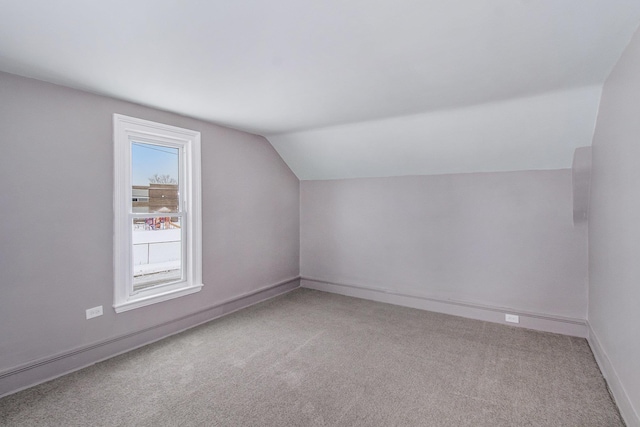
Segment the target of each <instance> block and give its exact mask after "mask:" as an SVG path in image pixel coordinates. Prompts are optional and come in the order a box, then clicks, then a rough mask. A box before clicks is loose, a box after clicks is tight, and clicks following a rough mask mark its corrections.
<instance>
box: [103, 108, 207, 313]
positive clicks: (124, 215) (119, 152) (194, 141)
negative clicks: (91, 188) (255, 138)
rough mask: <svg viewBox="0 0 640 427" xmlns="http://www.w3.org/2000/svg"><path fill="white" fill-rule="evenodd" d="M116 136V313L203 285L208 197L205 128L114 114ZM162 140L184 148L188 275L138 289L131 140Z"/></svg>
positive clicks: (181, 293) (162, 299)
mask: <svg viewBox="0 0 640 427" xmlns="http://www.w3.org/2000/svg"><path fill="white" fill-rule="evenodd" d="M113 132H114V135H113V140H114V163H115V165H114V196H113V207H114V244H113V256H114V282H115V284H114V302H113V308H114V309H115V311H116V313H120V312H123V311H128V310H132V309H135V308H139V307H144V306H147V305H150V304H155V303H158V302H161V301H167V300H169V299H173V298H177V297H181V296H183V295H189V294H192V293H194V292H198V291H199V290H200V289H202V202H201V197H202V195H201V186H200V179H201V175H200V132H197V131H193V130H188V129H182V128H178V127H175V126H169V125H165V124H161V123H155V122H151V121H148V120H142V119H137V118H134V117H127V116H123V115H120V114H114V115H113ZM132 139H135V140H136V141H143V142H144V141H146V142H160V143H164V144H171V145H173V146H176V147H181V149H183V150H184V151H183V159H184V161H183V165H181V168H182V170H183V172H182V173H181V175H182V176H181V177H180V179H182V180H184V183H185V185H184V191H185V194H186V200H185V197H184V196H183V195H181V198H182V200H181V203H182V204H183V206H184V213H185V217H186V227H185V230H184V234H183V235H182V236H183V239H185V241H186V243H185V244H184V246H183V247H184V248H185V251H186V256H185V257H184V258H183V259H185V262H184V264H183V268H184V269H185V275H184V277H185V278H186V279H185V280H183V281H180V282H176V283H173V284H171V285H169V286H158V287H156V288H153V287H152V288H150V289H147V290H142V291H138V292H136V293H133V284H132V283H133V282H132V281H133V273H132V272H133V265H132V264H133V256H132V251H133V249H132V235H131V225H130V224H129V222H130V220H129V213H130V209H131V197H132V196H131V193H132V192H131V141H132Z"/></svg>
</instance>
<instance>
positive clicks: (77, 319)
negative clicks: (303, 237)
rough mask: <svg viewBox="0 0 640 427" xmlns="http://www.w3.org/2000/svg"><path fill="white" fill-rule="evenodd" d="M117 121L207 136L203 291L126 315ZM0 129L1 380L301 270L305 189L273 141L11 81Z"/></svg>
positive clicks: (0, 85)
mask: <svg viewBox="0 0 640 427" xmlns="http://www.w3.org/2000/svg"><path fill="white" fill-rule="evenodd" d="M113 113H120V114H125V115H129V116H135V117H139V118H143V119H147V120H153V121H158V122H162V123H166V124H170V125H175V126H181V127H185V128H189V129H194V130H199V131H200V132H201V133H202V190H203V222H204V225H203V263H204V265H203V277H204V285H205V286H204V288H203V290H202V291H201V292H199V293H196V294H194V295H189V296H186V297H183V298H178V299H175V300H171V301H168V302H163V303H159V304H155V305H152V306H149V307H144V308H141V309H137V310H133V311H128V312H125V313H121V314H118V315H116V314H115V313H114V311H113V309H112V308H111V306H112V303H113V283H112V282H113V254H112V247H113V237H112V236H113V203H112V198H113V141H112V115H113ZM0 129H1V130H2V132H1V134H0V135H1V136H0V138H1V142H2V143H1V147H2V150H1V152H0V183H2V191H0V206H2V208H3V209H2V211H3V213H2V219H1V220H0V236H1V240H0V272H1V273H0V282H1V283H0V372H3V371H6V370H10V369H11V368H13V367H15V366H17V365H22V364H24V363H27V362H29V361H33V360H36V359H41V358H46V357H50V356H53V355H56V354H59V353H64V352H68V351H69V350H72V349H75V348H81V347H83V346H87V345H90V344H93V343H98V342H102V341H105V340H109V339H110V338H112V337H118V336H122V335H126V334H128V333H131V332H135V331H139V330H143V329H145V328H148V327H150V326H153V325H158V324H161V323H163V322H168V321H171V320H172V319H178V318H181V317H183V316H186V315H189V314H190V313H195V312H198V311H201V310H203V309H205V308H207V307H211V306H214V305H216V304H219V303H221V302H223V301H226V300H229V299H232V298H234V297H237V296H241V295H243V294H247V293H251V292H253V291H255V290H257V289H259V288H263V287H266V286H270V285H273V284H276V283H278V282H281V281H284V280H287V279H290V278H294V277H296V276H298V274H299V258H298V257H299V181H298V179H297V178H296V177H295V175H294V174H293V173H292V172H291V171H290V170H289V168H288V167H287V166H286V165H285V163H284V162H283V161H282V160H281V158H280V157H279V156H278V154H277V153H276V151H275V150H274V149H273V147H272V146H271V145H270V144H269V142H268V141H266V140H265V139H264V138H262V137H259V136H255V135H250V134H247V133H243V132H239V131H235V130H231V129H227V128H223V127H220V126H216V125H213V124H210V123H205V122H202V121H198V120H193V119H189V118H186V117H182V116H178V115H175V114H170V113H166V112H162V111H158V110H154V109H150V108H146V107H142V106H139V105H134V104H130V103H127V102H122V101H117V100H114V99H110V98H106V97H101V96H97V95H93V94H89V93H85V92H81V91H77V90H72V89H68V88H64V87H60V86H55V85H52V84H47V83H42V82H39V81H35V80H31V79H26V78H22V77H17V76H13V75H9V74H4V73H0ZM97 305H102V306H104V309H105V314H104V315H103V316H102V317H98V318H95V319H91V320H85V309H87V308H90V307H94V306H97ZM200 321H202V319H200Z"/></svg>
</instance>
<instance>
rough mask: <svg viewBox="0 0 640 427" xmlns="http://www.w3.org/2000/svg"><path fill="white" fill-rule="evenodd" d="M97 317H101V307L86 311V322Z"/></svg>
mask: <svg viewBox="0 0 640 427" xmlns="http://www.w3.org/2000/svg"><path fill="white" fill-rule="evenodd" d="M98 316H102V306H101V305H99V306H97V307H93V308H89V309H87V320H88V319H91V318H94V317H98Z"/></svg>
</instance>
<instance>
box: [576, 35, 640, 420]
mask: <svg viewBox="0 0 640 427" xmlns="http://www.w3.org/2000/svg"><path fill="white" fill-rule="evenodd" d="M639 93H640V33H636V34H635V36H634V37H633V39H632V40H631V43H630V44H629V46H628V47H627V50H626V51H625V52H624V54H623V56H622V57H621V59H620V61H619V62H618V64H617V65H616V66H615V68H614V69H613V71H612V73H611V75H610V76H609V78H608V80H607V82H606V84H605V85H604V88H603V92H602V100H601V104H600V112H599V115H598V120H597V122H596V130H595V135H594V140H593V149H592V150H593V166H592V168H593V170H592V181H591V202H590V213H589V274H590V286H589V314H588V318H589V323H590V326H591V329H592V343H593V344H595V347H596V350H597V349H598V347H599V348H600V350H601V354H600V360H599V362H600V364H601V367H603V371H604V374H605V376H606V377H607V380H608V381H609V383H610V385H611V388H612V390H613V392H614V394H615V395H616V399H617V401H618V404H619V405H620V407H621V410H622V412H623V415H625V416H626V420H627V423H628V424H629V425H630V426H631V425H634V426H640V416H639V414H640V218H639V215H638V212H640V97H639V96H638V94H639ZM596 355H597V356H598V354H596Z"/></svg>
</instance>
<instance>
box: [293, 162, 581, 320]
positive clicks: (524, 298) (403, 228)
mask: <svg viewBox="0 0 640 427" xmlns="http://www.w3.org/2000/svg"><path fill="white" fill-rule="evenodd" d="M300 193H301V196H300V203H301V219H300V222H301V230H302V231H301V245H300V250H301V253H300V257H301V275H302V276H303V277H307V278H313V279H318V280H320V281H329V282H334V283H345V284H351V285H357V286H363V287H370V288H382V289H387V290H390V291H392V292H397V293H400V294H410V295H421V296H424V297H430V298H436V299H440V300H455V301H459V302H470V303H473V304H479V305H487V306H491V307H507V308H512V309H514V310H519V311H526V312H531V313H538V314H544V315H553V316H561V317H568V318H573V319H583V320H584V319H585V318H586V307H587V227H586V224H585V223H582V224H578V225H576V226H574V224H573V205H572V183H571V170H570V169H564V170H556V171H536V172H502V173H480V174H456V175H439V176H412V177H395V178H365V179H345V180H334V181H302V182H301V183H300Z"/></svg>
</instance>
